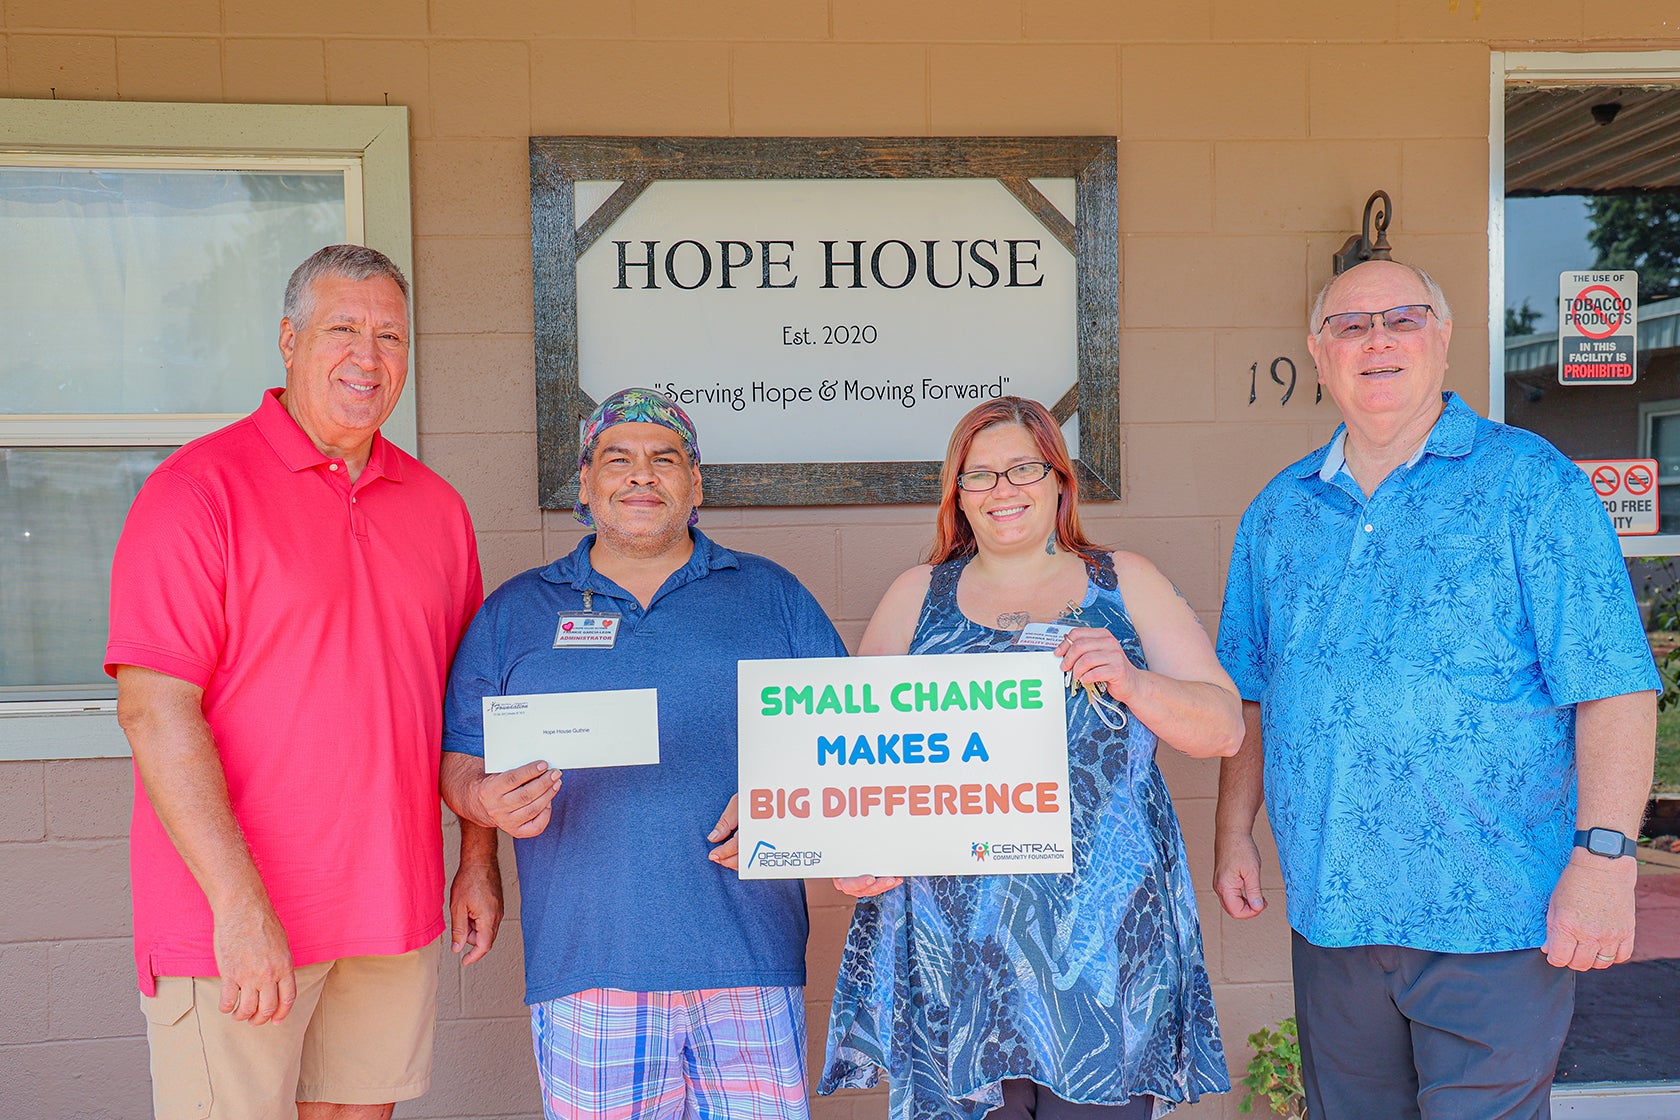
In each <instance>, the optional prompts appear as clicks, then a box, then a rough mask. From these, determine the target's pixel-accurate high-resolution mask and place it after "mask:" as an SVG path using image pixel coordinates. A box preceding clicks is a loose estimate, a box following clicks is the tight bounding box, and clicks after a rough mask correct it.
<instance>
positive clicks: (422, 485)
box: [105, 389, 484, 995]
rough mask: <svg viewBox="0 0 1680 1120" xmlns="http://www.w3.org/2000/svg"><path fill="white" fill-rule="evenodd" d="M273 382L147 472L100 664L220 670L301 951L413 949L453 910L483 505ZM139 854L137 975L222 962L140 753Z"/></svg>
mask: <svg viewBox="0 0 1680 1120" xmlns="http://www.w3.org/2000/svg"><path fill="white" fill-rule="evenodd" d="M279 392H280V390H278V389H271V390H269V392H268V393H267V394H266V395H265V396H264V397H263V401H262V405H261V407H259V408H258V409H257V411H256V412H255V413H253V414H252V415H250V416H248V417H246V418H245V419H243V420H240V421H239V422H237V423H235V424H232V425H229V426H228V427H226V428H223V429H221V430H220V431H217V432H212V433H211V434H210V435H207V436H205V437H204V438H202V439H198V440H194V441H193V442H192V443H189V444H187V445H186V446H185V447H183V448H181V450H179V451H177V452H176V453H175V454H173V455H171V456H170V457H169V458H168V459H166V460H164V462H163V464H162V465H161V466H159V467H158V469H157V470H156V471H155V472H154V473H153V474H152V476H151V477H150V478H148V479H147V480H146V483H145V485H144V486H142V487H141V489H140V494H139V496H138V497H137V498H135V500H134V506H133V508H132V509H130V510H129V514H128V520H127V521H126V522H125V523H124V525H123V531H122V537H121V539H120V540H119V541H118V544H117V551H116V558H115V560H114V561H113V564H112V573H111V634H110V642H109V644H108V645H107V646H106V650H105V661H106V665H105V671H106V672H108V673H113V674H114V673H115V669H116V666H118V665H139V666H142V667H144V668H147V669H155V670H157V671H158V672H161V673H167V674H169V675H170V676H173V677H179V678H180V679H182V680H186V681H191V682H192V683H193V684H196V685H199V686H200V687H202V688H203V689H204V716H205V719H206V720H207V721H208V722H209V724H210V730H211V732H212V733H213V734H214V735H215V739H216V749H217V751H218V752H219V753H220V755H221V758H222V766H223V769H224V770H225V771H226V773H227V784H228V794H229V797H230V798H231V800H232V804H233V812H234V816H235V817H236V818H237V819H238V821H239V825H240V827H241V828H242V829H243V830H244V833H245V838H246V841H247V842H248V843H249V845H250V848H251V854H252V856H253V858H254V859H255V860H256V865H257V868H258V870H259V871H260V872H261V874H262V877H263V882H264V883H265V884H266V885H267V887H268V892H269V897H270V898H271V899H273V902H274V907H275V910H276V911H277V912H278V914H279V916H280V921H281V923H282V924H283V925H284V926H285V928H286V935H287V937H288V938H289V939H290V941H291V948H292V957H293V960H294V962H295V963H296V964H299V965H305V964H313V963H317V962H320V961H326V960H334V959H337V958H339V957H350V956H362V955H367V954H396V953H406V952H408V951H410V950H412V949H416V948H419V947H420V946H422V945H425V944H427V943H429V942H430V941H431V940H432V939H434V938H435V937H437V936H438V934H439V933H441V932H442V930H443V913H442V912H443V904H442V898H443V895H442V889H443V841H442V835H441V830H440V810H439V807H438V758H439V750H440V745H441V737H442V710H443V689H444V683H445V680H446V677H447V674H448V671H449V662H450V659H451V658H452V657H453V656H454V653H455V646H456V644H457V643H458V642H459V641H460V638H461V635H462V633H463V632H464V631H465V630H466V626H467V623H468V622H469V621H470V620H471V619H472V616H473V614H474V612H475V611H476V610H477V609H478V606H479V604H480V602H481V601H482V600H483V596H484V593H483V583H482V579H481V577H480V575H479V569H478V550H477V547H476V545H475V543H474V540H473V530H472V522H471V520H470V519H469V517H468V516H467V509H466V505H465V504H464V503H463V502H462V501H461V498H460V495H458V494H456V493H455V491H454V489H453V488H451V487H450V485H449V484H448V483H447V482H445V481H444V480H443V479H441V478H439V477H438V476H437V475H436V474H434V473H433V472H432V471H431V470H429V469H427V468H426V467H425V466H423V465H422V464H421V463H420V462H419V460H417V459H415V458H413V457H412V456H410V455H408V454H406V453H405V452H403V451H401V450H399V449H398V448H396V447H395V446H393V445H392V444H390V443H388V442H386V440H385V439H384V438H383V437H382V436H375V437H374V443H373V450H372V454H371V456H370V458H369V459H368V464H367V466H366V468H364V469H363V471H362V473H361V476H360V477H359V478H357V479H356V481H355V482H354V483H353V484H352V483H351V481H350V477H349V472H348V470H347V469H346V468H345V465H344V463H343V461H342V460H338V459H328V458H327V457H326V456H324V455H322V454H321V452H320V451H318V450H317V449H316V447H315V445H314V444H313V443H312V442H311V441H310V439H309V437H308V436H307V435H305V434H304V432H303V430H302V429H301V428H299V427H298V426H297V424H296V422H294V421H293V420H292V418H291V417H290V416H289V415H288V414H287V413H286V410H285V408H284V406H282V405H281V404H280V401H279V399H278V398H279ZM130 865H131V868H132V872H133V880H134V953H135V961H136V964H137V966H138V969H139V976H140V990H141V991H143V992H145V993H146V994H148V995H151V994H153V993H154V992H155V990H156V986H155V978H156V977H158V976H214V975H216V974H217V969H216V960H215V954H214V952H213V949H212V924H211V915H210V907H209V904H208V903H207V902H206V901H205V897H204V892H203V891H201V890H200V889H199V886H198V883H197V881H196V880H194V879H193V877H192V875H191V873H189V872H188V871H187V868H186V865H185V864H184V863H183V862H182V860H181V857H180V855H179V853H177V852H176V850H175V846H174V845H173V844H171V843H170V841H169V838H168V836H167V835H165V833H164V831H163V826H162V825H161V824H160V823H159V822H158V818H157V814H156V813H154V812H153V811H152V805H151V802H150V801H149V800H148V799H147V797H146V794H145V791H144V789H142V788H141V785H140V781H139V776H138V774H136V777H135V798H134V819H133V837H132V851H131V857H130Z"/></svg>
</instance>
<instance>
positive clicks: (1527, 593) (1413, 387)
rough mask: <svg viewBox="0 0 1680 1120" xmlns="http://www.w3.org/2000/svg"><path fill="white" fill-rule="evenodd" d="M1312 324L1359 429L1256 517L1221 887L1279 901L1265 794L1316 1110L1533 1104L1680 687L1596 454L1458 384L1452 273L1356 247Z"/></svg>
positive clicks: (1481, 1115) (1230, 586)
mask: <svg viewBox="0 0 1680 1120" xmlns="http://www.w3.org/2000/svg"><path fill="white" fill-rule="evenodd" d="M1310 328H1311V334H1310V335H1309V336H1308V339H1307V348H1308V350H1309V351H1310V352H1311V354H1312V356H1313V360H1314V361H1315V362H1316V363H1317V364H1318V370H1319V380H1320V382H1321V383H1322V384H1323V386H1324V388H1325V389H1326V391H1328V392H1329V394H1330V396H1331V398H1332V399H1333V400H1334V401H1335V402H1336V404H1337V406H1338V407H1339V408H1340V409H1341V412H1342V417H1343V419H1344V421H1345V423H1344V426H1343V427H1342V429H1341V430H1339V431H1338V432H1337V433H1336V436H1335V438H1334V439H1332V440H1331V442H1330V443H1329V445H1327V446H1326V447H1321V448H1319V449H1318V450H1317V451H1314V452H1313V453H1312V454H1311V455H1308V456H1307V457H1306V458H1305V459H1302V460H1301V461H1300V462H1298V463H1296V464H1295V465H1293V466H1291V467H1288V468H1286V469H1285V470H1284V471H1283V472H1282V473H1281V474H1279V475H1278V476H1277V478H1275V479H1274V480H1273V481H1272V482H1271V483H1270V484H1269V485H1267V487H1266V488H1265V489H1264V490H1263V491H1261V493H1260V496H1259V497H1258V498H1256V499H1255V500H1254V503H1253V504H1252V505H1251V506H1250V507H1249V509H1248V512H1247V513H1246V514H1244V516H1243V519H1242V524H1241V527H1240V528H1239V529H1238V532H1237V538H1236V542H1235V546H1234V548H1233V550H1232V555H1231V571H1230V577H1229V580H1228V582H1227V584H1226V591H1225V605H1224V610H1223V614H1222V615H1221V619H1220V627H1219V655H1220V659H1221V660H1222V661H1223V662H1224V665H1225V668H1226V669H1227V670H1228V671H1229V672H1230V674H1231V676H1232V678H1233V679H1235V681H1236V683H1237V687H1238V689H1239V690H1240V691H1241V692H1242V695H1243V701H1244V702H1243V709H1244V715H1245V718H1246V720H1247V723H1248V736H1247V738H1246V740H1245V742H1244V744H1243V749H1242V751H1241V752H1240V753H1239V754H1238V755H1237V756H1236V757H1234V758H1228V759H1225V760H1223V762H1222V764H1221V768H1220V786H1219V806H1218V814H1217V822H1216V832H1215V878H1214V890H1215V891H1216V892H1217V894H1218V895H1219V899H1220V903H1221V905H1222V906H1224V908H1225V910H1226V912H1227V913H1229V914H1230V915H1231V916H1232V917H1235V918H1251V917H1253V916H1254V915H1256V914H1258V913H1259V912H1260V911H1261V909H1262V908H1263V907H1264V906H1265V899H1264V897H1263V895H1262V893H1261V890H1260V875H1259V870H1260V860H1259V855H1258V853H1257V851H1256V848H1255V843H1254V839H1253V828H1254V820H1255V815H1256V813H1257V812H1258V810H1259V807H1260V802H1261V796H1262V788H1264V797H1265V802H1266V809H1267V815H1268V817H1269V819H1270V821H1271V827H1272V831H1273V833H1274V835H1275V836H1276V839H1277V843H1278V854H1279V859H1280V861H1281V863H1282V870H1283V882H1284V890H1285V894H1286V897H1287V902H1288V910H1289V924H1290V926H1291V927H1292V928H1293V930H1294V934H1293V939H1294V940H1293V945H1294V951H1293V961H1294V971H1295V1006H1296V1014H1297V1018H1298V1023H1299V1027H1300V1031H1301V1052H1302V1059H1303V1066H1304V1072H1305V1075H1306V1090H1307V1111H1308V1114H1309V1115H1311V1116H1312V1117H1313V1120H1346V1118H1354V1120H1372V1118H1378V1120H1383V1118H1388V1117H1418V1116H1423V1117H1429V1118H1431V1120H1436V1118H1440V1120H1445V1118H1449V1117H1450V1118H1455V1120H1458V1118H1462V1120H1490V1118H1494V1117H1501V1118H1511V1120H1519V1118H1520V1120H1530V1118H1534V1120H1539V1118H1544V1117H1547V1116H1549V1115H1550V1105H1549V1090H1550V1086H1551V1081H1552V1074H1553V1071H1554V1069H1555V1067H1556V1064H1557V1056H1558V1052H1559V1050H1560V1049H1561V1047H1562V1045H1563V1040H1564V1036H1565V1035H1566V1034H1567V1032H1568V1029H1569V1020H1570V1015H1571V1013H1572V1010H1573V1006H1574V976H1575V972H1576V971H1585V970H1587V969H1593V968H1608V967H1610V966H1611V965H1612V964H1615V963H1618V962H1621V961H1625V960H1627V959H1628V956H1629V954H1630V953H1631V952H1632V950H1633V916H1634V902H1633V888H1634V878H1635V870H1636V868H1635V861H1634V860H1633V858H1632V857H1631V851H1632V842H1631V841H1630V840H1629V839H1628V837H1631V836H1633V835H1635V834H1636V832H1637V829H1638V827H1639V821H1640V815H1641V813H1642V812H1643V809H1644V804H1645V800H1646V798H1647V796H1648V794H1649V790H1650V782H1651V765H1652V754H1653V749H1654V742H1655V733H1656V697H1655V695H1654V693H1655V691H1656V690H1657V689H1659V688H1660V686H1661V682H1660V681H1659V679H1658V677H1657V673H1656V669H1655V666H1654V664H1653V662H1652V659H1651V653H1650V648H1649V646H1648V645H1647V643H1646V640H1645V635H1644V631H1643V628H1642V627H1641V625H1640V620H1639V613H1638V610H1637V608H1636V607H1635V605H1634V601H1633V595H1632V592H1631V588H1630V586H1629V583H1628V577H1627V570H1626V568H1625V566H1624V565H1623V562H1622V557H1621V552H1620V550H1619V548H1618V547H1617V542H1616V537H1615V534H1614V533H1613V531H1612V530H1611V526H1610V521H1609V518H1607V517H1606V516H1605V513H1604V510H1603V508H1602V506H1600V504H1599V502H1598V499H1597V498H1596V496H1595V495H1594V493H1593V490H1592V487H1591V485H1590V484H1589V482H1588V480H1587V478H1586V475H1585V474H1584V473H1583V472H1582V471H1581V470H1580V469H1579V468H1578V467H1576V466H1575V465H1574V464H1573V463H1571V462H1570V461H1569V460H1568V459H1566V458H1564V457H1563V456H1562V455H1561V454H1560V453H1559V452H1558V451H1557V450H1556V449H1555V448H1554V447H1552V446H1551V445H1550V444H1548V443H1547V442H1546V441H1545V440H1543V439H1541V438H1540V437H1538V436H1536V435H1534V434H1532V433H1530V432H1526V431H1523V430H1521V429H1518V428H1511V427H1507V426H1505V425H1503V424H1495V423H1492V422H1490V421H1488V420H1484V419H1482V418H1480V417H1478V416H1477V415H1476V414H1475V413H1473V412H1471V411H1470V409H1469V407H1468V406H1466V405H1465V404H1464V402H1463V401H1462V400H1460V399H1459V398H1458V397H1457V396H1456V395H1454V394H1452V393H1443V392H1442V391H1441V387H1442V382H1443V379H1444V376H1445V373H1446V369H1447V343H1448V340H1449V338H1450V337H1451V334H1452V312H1451V311H1450V310H1448V307H1447V301H1446V297H1445V296H1444V295H1442V293H1441V290H1440V288H1439V287H1438V286H1437V285H1436V284H1435V282H1434V281H1433V280H1431V279H1430V278H1429V277H1428V275H1427V274H1425V273H1424V272H1423V271H1422V270H1420V269H1415V268H1411V267H1409V266H1407V265H1403V264H1400V263H1398V262H1391V261H1371V262H1367V263H1365V264H1361V265H1358V266H1356V267H1355V268H1352V269H1350V270H1348V271H1347V272H1345V273H1343V274H1342V275H1340V276H1338V277H1336V278H1335V279H1334V280H1333V281H1332V282H1331V283H1330V284H1328V285H1327V286H1326V287H1325V289H1324V291H1322V292H1321V293H1320V294H1319V297H1318V300H1317V302H1316V303H1315V305H1314V307H1313V311H1312V317H1311V322H1310ZM1262 743H1263V744H1264V751H1263V752H1262V749H1261V747H1262ZM1262 777H1263V778H1264V781H1263V783H1262ZM1572 970H1573V971H1572Z"/></svg>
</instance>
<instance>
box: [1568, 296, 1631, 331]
mask: <svg viewBox="0 0 1680 1120" xmlns="http://www.w3.org/2000/svg"><path fill="white" fill-rule="evenodd" d="M1588 296H1603V297H1604V300H1605V301H1606V302H1608V304H1609V309H1608V310H1600V309H1599V308H1597V307H1594V306H1592V305H1591V304H1589V303H1588V302H1587V297H1588ZM1621 299H1622V297H1621V296H1620V295H1618V294H1617V293H1616V290H1615V289H1614V288H1611V287H1609V286H1607V285H1604V284H1594V285H1592V287H1590V288H1582V289H1581V290H1580V292H1578V293H1577V294H1576V296H1575V298H1574V299H1572V300H1570V301H1569V309H1570V310H1571V311H1573V312H1574V313H1575V329H1576V330H1578V331H1580V332H1581V333H1582V334H1584V335H1586V336H1587V337H1588V338H1591V339H1601V338H1609V337H1610V336H1611V335H1613V334H1615V333H1616V332H1617V331H1619V330H1621V329H1622V326H1623V324H1625V323H1626V322H1627V312H1625V311H1623V310H1622V309H1621ZM1589 322H1596V323H1602V324H1603V329H1602V330H1596V329H1594V328H1592V327H1589V326H1588V325H1587V324H1588V323H1589Z"/></svg>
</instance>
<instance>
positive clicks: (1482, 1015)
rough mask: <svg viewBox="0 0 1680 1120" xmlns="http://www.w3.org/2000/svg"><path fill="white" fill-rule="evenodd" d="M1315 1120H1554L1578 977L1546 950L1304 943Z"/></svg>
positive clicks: (1302, 1003) (1302, 975) (1305, 1062)
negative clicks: (1556, 964)
mask: <svg viewBox="0 0 1680 1120" xmlns="http://www.w3.org/2000/svg"><path fill="white" fill-rule="evenodd" d="M1293 936H1294V945H1293V952H1292V955H1293V958H1294V965H1295V1021H1296V1025H1297V1026H1298V1027H1299V1028H1300V1032H1301V1064H1302V1070H1303V1074H1304V1076H1305V1081H1306V1090H1307V1115H1308V1116H1310V1117H1312V1120H1547V1118H1548V1117H1550V1116H1551V1091H1552V1076H1553V1074H1554V1073H1555V1072H1556V1071H1557V1060H1558V1052H1559V1051H1560V1050H1562V1049H1563V1040H1564V1037H1565V1036H1566V1035H1568V1033H1569V1020H1570V1017H1571V1016H1572V1015H1573V1014H1574V1011H1575V974H1574V973H1573V972H1571V971H1570V970H1569V969H1567V968H1553V967H1552V966H1551V965H1549V964H1547V963H1546V958H1545V956H1544V954H1542V953H1541V952H1540V950H1538V949H1520V950H1516V951H1514V952H1509V953H1431V952H1427V951H1425V950H1422V949H1403V948H1399V947H1398V946H1394V945H1359V946H1354V947H1352V948H1346V949H1326V948H1323V947H1322V946H1318V945H1314V944H1312V943H1311V942H1309V941H1307V940H1306V939H1305V938H1303V937H1302V936H1301V935H1300V934H1298V933H1297V934H1294V935H1293Z"/></svg>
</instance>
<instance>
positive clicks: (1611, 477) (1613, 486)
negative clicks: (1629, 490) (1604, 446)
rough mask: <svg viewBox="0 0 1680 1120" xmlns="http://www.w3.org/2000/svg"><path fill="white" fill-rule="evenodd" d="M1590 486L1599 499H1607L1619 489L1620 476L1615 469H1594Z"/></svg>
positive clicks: (1606, 467)
mask: <svg viewBox="0 0 1680 1120" xmlns="http://www.w3.org/2000/svg"><path fill="white" fill-rule="evenodd" d="M1592 484H1593V489H1594V490H1596V491H1598V496H1599V497H1601V498H1608V497H1609V496H1610V495H1612V494H1614V493H1615V492H1616V491H1617V490H1618V489H1619V488H1620V487H1621V485H1622V476H1621V474H1620V473H1619V472H1618V471H1617V470H1616V468H1615V467H1612V466H1608V465H1607V466H1602V467H1595V468H1593V472H1592Z"/></svg>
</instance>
